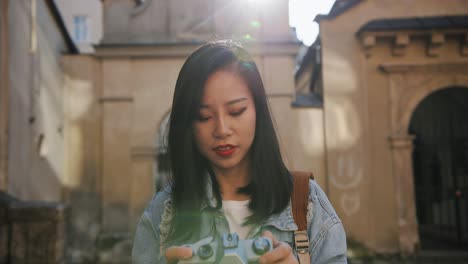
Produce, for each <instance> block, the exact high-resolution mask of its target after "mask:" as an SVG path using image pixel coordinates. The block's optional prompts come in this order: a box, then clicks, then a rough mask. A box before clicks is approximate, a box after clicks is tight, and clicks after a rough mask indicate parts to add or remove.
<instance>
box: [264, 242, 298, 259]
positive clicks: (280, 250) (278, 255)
mask: <svg viewBox="0 0 468 264" xmlns="http://www.w3.org/2000/svg"><path fill="white" fill-rule="evenodd" d="M291 256H293V253H292V249H291V247H290V246H289V245H288V244H286V243H284V242H279V243H278V246H277V247H276V248H275V249H274V250H272V251H270V252H267V253H265V255H263V256H261V257H260V259H259V262H260V263H261V264H264V263H288V262H286V260H288V258H290V257H291Z"/></svg>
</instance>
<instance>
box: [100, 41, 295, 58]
mask: <svg viewBox="0 0 468 264" xmlns="http://www.w3.org/2000/svg"><path fill="white" fill-rule="evenodd" d="M202 44H203V43H167V44H166V43H164V44H101V45H98V46H95V47H94V48H95V51H96V52H95V54H94V56H95V57H97V58H104V59H106V58H109V59H113V58H186V57H187V56H188V55H190V54H191V53H192V52H193V51H194V50H195V49H197V48H198V47H200V46H201V45H202ZM243 45H244V47H245V48H246V49H247V50H248V51H249V52H250V54H252V55H253V56H262V55H285V56H296V55H297V52H298V51H299V48H300V46H301V43H299V42H260V43H244V44H243Z"/></svg>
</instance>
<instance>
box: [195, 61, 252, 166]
mask: <svg viewBox="0 0 468 264" xmlns="http://www.w3.org/2000/svg"><path fill="white" fill-rule="evenodd" d="M255 119H256V113H255V104H254V101H253V97H252V94H251V93H250V90H249V88H248V87H247V84H246V83H245V81H244V79H242V77H240V76H239V75H238V74H236V73H234V72H232V71H229V70H219V71H216V72H215V73H213V74H212V75H211V76H209V77H208V79H207V81H206V83H205V87H204V93H203V98H202V102H201V107H200V109H199V113H198V118H197V119H196V120H195V122H194V125H193V130H194V137H195V142H196V144H197V147H198V150H199V151H200V153H201V154H202V155H203V156H204V157H205V158H207V159H208V160H209V162H210V163H211V165H212V166H213V169H218V170H229V169H233V168H236V167H242V166H245V165H247V164H248V153H249V149H250V146H251V145H252V142H253V139H254V135H255V121H256V120H255Z"/></svg>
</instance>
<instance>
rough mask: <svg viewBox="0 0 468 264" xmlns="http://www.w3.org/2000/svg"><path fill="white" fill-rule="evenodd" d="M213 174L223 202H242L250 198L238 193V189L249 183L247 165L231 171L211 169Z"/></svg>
mask: <svg viewBox="0 0 468 264" xmlns="http://www.w3.org/2000/svg"><path fill="white" fill-rule="evenodd" d="M213 172H214V174H215V176H216V181H217V182H218V185H219V189H220V192H221V197H222V199H223V200H234V201H243V200H248V199H249V198H250V196H249V195H247V194H243V193H238V189H239V188H242V187H245V186H247V185H248V184H249V183H250V173H249V169H248V164H245V165H244V166H236V167H235V168H231V169H219V168H213Z"/></svg>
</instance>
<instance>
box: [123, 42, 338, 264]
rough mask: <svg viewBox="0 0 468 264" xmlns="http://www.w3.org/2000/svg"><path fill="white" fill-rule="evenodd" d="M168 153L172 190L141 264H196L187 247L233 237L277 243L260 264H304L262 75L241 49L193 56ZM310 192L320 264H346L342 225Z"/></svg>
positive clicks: (146, 228) (164, 194)
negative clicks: (185, 263)
mask: <svg viewBox="0 0 468 264" xmlns="http://www.w3.org/2000/svg"><path fill="white" fill-rule="evenodd" d="M168 144H169V154H170V162H171V169H172V172H171V173H172V181H171V184H170V185H168V186H166V187H165V188H164V189H163V190H162V191H160V192H159V193H158V194H157V195H156V196H155V197H154V198H153V200H152V201H151V202H150V204H149V206H148V207H147V208H146V210H145V212H144V213H143V215H142V217H141V220H140V222H139V224H138V227H137V231H136V235H135V240H134V245H133V252H132V255H133V260H134V262H135V263H145V264H146V263H177V261H178V260H182V259H187V258H190V257H191V256H192V251H191V250H190V249H189V248H187V247H184V246H180V245H184V244H189V243H194V242H197V241H199V240H201V239H203V238H206V237H209V236H219V235H221V234H226V233H233V232H236V233H237V234H239V236H240V238H241V239H250V238H255V237H259V236H267V237H269V238H271V239H272V241H273V246H274V249H273V250H272V251H270V252H268V253H266V254H265V255H263V256H262V257H261V258H260V260H259V262H260V263H298V260H297V258H296V252H294V250H292V244H293V232H294V230H296V229H297V226H296V224H295V223H294V220H293V219H292V214H291V204H290V197H291V192H292V178H291V175H290V173H289V171H288V169H287V168H286V166H285V165H284V162H283V160H282V157H281V152H280V148H279V144H278V140H277V137H276V133H275V129H274V126H273V122H272V118H271V115H270V111H269V107H268V103H267V98H266V95H265V90H264V87H263V83H262V80H261V77H260V74H259V71H258V69H257V66H256V64H255V63H254V61H253V59H252V57H251V56H250V55H249V54H248V53H247V52H246V51H245V50H244V49H243V48H242V47H241V46H239V45H238V44H235V43H233V42H231V41H218V42H212V43H208V44H206V45H203V46H202V47H200V48H199V49H197V50H196V51H195V52H194V53H192V54H191V55H190V56H189V58H188V59H187V61H186V62H185V64H184V65H183V67H182V69H181V71H180V73H179V77H178V79H177V83H176V87H175V92H174V98H173V103H172V112H171V116H170V124H169V135H168ZM309 185H310V188H309V189H310V191H309V207H308V213H307V222H308V228H307V232H308V235H309V241H310V247H309V249H310V255H311V261H312V263H314V264H315V263H317V264H318V263H346V238H345V233H344V230H343V226H342V224H341V221H340V220H339V218H338V217H337V215H336V213H335V211H334V209H333V208H332V206H331V205H330V203H329V201H328V199H327V198H326V196H325V194H324V193H323V191H322V190H321V189H320V187H319V186H318V185H317V184H316V182H315V181H313V180H311V181H310V182H309Z"/></svg>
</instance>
